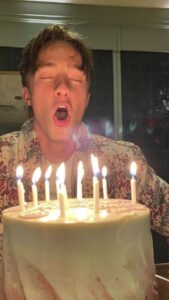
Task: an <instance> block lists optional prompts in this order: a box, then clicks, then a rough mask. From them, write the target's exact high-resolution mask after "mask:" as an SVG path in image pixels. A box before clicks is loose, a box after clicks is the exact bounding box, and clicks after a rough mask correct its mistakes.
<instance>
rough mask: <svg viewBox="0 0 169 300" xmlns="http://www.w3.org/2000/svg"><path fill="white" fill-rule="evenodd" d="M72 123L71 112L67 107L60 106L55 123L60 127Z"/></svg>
mask: <svg viewBox="0 0 169 300" xmlns="http://www.w3.org/2000/svg"><path fill="white" fill-rule="evenodd" d="M69 122H70V116H69V110H68V107H67V106H66V105H60V106H58V108H57V109H56V112H55V123H56V124H57V125H58V126H67V125H68V124H69Z"/></svg>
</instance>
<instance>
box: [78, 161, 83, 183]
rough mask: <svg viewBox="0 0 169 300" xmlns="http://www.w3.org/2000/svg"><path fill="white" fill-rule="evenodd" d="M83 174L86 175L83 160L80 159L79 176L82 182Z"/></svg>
mask: <svg viewBox="0 0 169 300" xmlns="http://www.w3.org/2000/svg"><path fill="white" fill-rule="evenodd" d="M83 176H84V168H83V162H82V161H79V164H78V169H77V178H78V180H79V181H80V182H81V180H82V178H83Z"/></svg>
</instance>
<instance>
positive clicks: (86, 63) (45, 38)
mask: <svg viewBox="0 0 169 300" xmlns="http://www.w3.org/2000/svg"><path fill="white" fill-rule="evenodd" d="M56 41H65V42H68V43H70V44H71V45H72V46H73V47H74V48H75V49H76V50H77V51H78V52H79V53H80V54H81V57H82V66H81V69H82V70H83V71H84V73H85V74H86V78H87V80H88V82H89V83H90V80H91V72H92V68H93V61H92V54H91V51H90V50H89V49H88V48H87V47H86V45H85V44H84V42H83V40H82V38H81V37H80V36H79V35H78V34H77V33H74V32H71V31H69V30H68V28H67V27H66V26H64V25H50V26H48V27H46V28H45V29H43V30H42V31H41V32H40V33H39V34H38V35H37V36H36V37H35V38H33V39H31V40H30V42H29V43H28V44H27V45H26V47H25V48H24V50H23V54H22V59H21V63H20V68H19V70H20V74H21V79H22V84H23V86H28V76H29V75H33V74H34V73H35V72H36V70H37V68H38V63H39V62H38V57H39V53H40V51H41V50H42V49H45V48H48V47H49V46H50V45H51V44H53V43H55V42H56Z"/></svg>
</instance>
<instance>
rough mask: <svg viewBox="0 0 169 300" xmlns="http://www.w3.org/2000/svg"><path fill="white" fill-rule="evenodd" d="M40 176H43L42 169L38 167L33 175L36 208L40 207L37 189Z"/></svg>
mask: <svg viewBox="0 0 169 300" xmlns="http://www.w3.org/2000/svg"><path fill="white" fill-rule="evenodd" d="M40 176H41V169H40V167H37V168H36V170H35V171H34V173H33V176H32V197H33V203H34V207H35V208H37V207H38V190H37V186H36V183H37V182H38V180H39V178H40Z"/></svg>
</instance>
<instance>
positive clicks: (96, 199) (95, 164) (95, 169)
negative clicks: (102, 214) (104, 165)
mask: <svg viewBox="0 0 169 300" xmlns="http://www.w3.org/2000/svg"><path fill="white" fill-rule="evenodd" d="M91 161H92V167H93V173H94V176H93V200H94V212H95V214H96V215H97V214H98V213H99V180H98V178H97V175H98V174H99V164H98V159H97V157H96V156H94V155H93V154H91Z"/></svg>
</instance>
